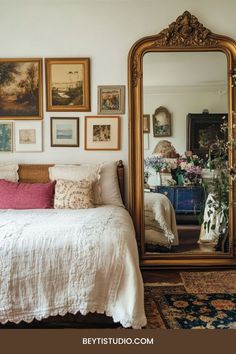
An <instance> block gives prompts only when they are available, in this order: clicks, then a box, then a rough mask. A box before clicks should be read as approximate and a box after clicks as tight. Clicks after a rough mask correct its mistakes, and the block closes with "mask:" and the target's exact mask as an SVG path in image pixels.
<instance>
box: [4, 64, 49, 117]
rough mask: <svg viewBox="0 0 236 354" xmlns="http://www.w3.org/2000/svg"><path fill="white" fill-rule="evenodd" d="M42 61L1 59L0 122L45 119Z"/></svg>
mask: <svg viewBox="0 0 236 354" xmlns="http://www.w3.org/2000/svg"><path fill="white" fill-rule="evenodd" d="M42 118H43V85H42V59H40V58H27V59H25V58H19V59H15V58H10V59H3V58H1V59H0V119H4V120H6V119H14V120H17V119H19V120H20V119H22V120H25V119H33V120H35V119H42Z"/></svg>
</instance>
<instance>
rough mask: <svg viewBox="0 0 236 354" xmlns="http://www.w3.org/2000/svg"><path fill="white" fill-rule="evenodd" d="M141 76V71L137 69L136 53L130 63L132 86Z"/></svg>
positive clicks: (135, 84)
mask: <svg viewBox="0 0 236 354" xmlns="http://www.w3.org/2000/svg"><path fill="white" fill-rule="evenodd" d="M141 78H142V72H141V71H140V70H139V69H138V56H137V55H136V56H135V57H134V60H133V64H132V79H131V81H132V87H135V86H137V83H138V80H139V79H141Z"/></svg>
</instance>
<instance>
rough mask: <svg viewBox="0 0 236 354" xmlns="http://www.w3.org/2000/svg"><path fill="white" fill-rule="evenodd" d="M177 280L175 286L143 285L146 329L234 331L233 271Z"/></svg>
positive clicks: (235, 293)
mask: <svg viewBox="0 0 236 354" xmlns="http://www.w3.org/2000/svg"><path fill="white" fill-rule="evenodd" d="M180 277H181V280H182V281H181V283H178V284H177V285H176V286H173V285H172V286H170V285H169V286H168V285H167V284H164V286H162V284H161V283H158V282H157V283H153V284H147V286H145V310H146V315H147V319H148V323H147V326H146V328H152V329H154V328H161V329H164V328H166V329H236V271H225V272H183V273H180Z"/></svg>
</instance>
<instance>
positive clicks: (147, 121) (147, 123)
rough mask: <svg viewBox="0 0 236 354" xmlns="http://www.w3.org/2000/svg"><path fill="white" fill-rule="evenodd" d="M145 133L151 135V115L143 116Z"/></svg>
mask: <svg viewBox="0 0 236 354" xmlns="http://www.w3.org/2000/svg"><path fill="white" fill-rule="evenodd" d="M143 132H144V133H150V114H144V115H143Z"/></svg>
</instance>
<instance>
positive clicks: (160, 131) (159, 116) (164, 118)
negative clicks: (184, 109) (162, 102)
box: [152, 106, 171, 137]
mask: <svg viewBox="0 0 236 354" xmlns="http://www.w3.org/2000/svg"><path fill="white" fill-rule="evenodd" d="M152 117H153V136H154V137H163V136H171V114H170V112H169V111H168V109H167V108H165V107H162V106H160V107H158V108H157V109H156V110H155V112H154V114H153V116H152Z"/></svg>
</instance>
